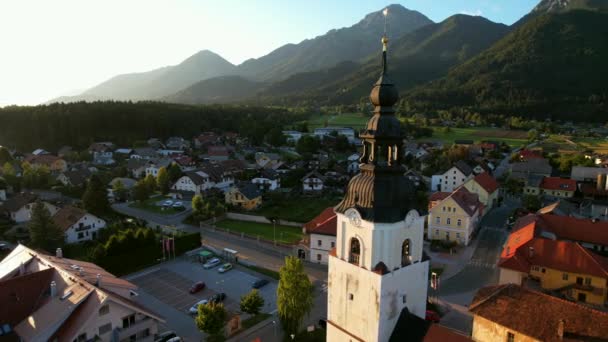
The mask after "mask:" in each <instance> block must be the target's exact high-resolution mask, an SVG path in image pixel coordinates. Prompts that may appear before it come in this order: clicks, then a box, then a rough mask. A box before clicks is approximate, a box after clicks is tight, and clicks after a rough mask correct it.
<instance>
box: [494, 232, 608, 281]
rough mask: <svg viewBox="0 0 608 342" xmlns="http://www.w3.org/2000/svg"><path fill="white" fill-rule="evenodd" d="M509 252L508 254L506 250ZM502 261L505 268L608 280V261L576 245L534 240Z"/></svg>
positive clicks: (566, 242) (573, 243)
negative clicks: (534, 268) (536, 268)
mask: <svg viewBox="0 0 608 342" xmlns="http://www.w3.org/2000/svg"><path fill="white" fill-rule="evenodd" d="M503 253H505V251H503ZM509 253H510V254H511V255H510V256H509V257H507V258H504V259H502V260H501V261H500V263H499V266H500V267H501V268H508V269H514V270H516V271H520V272H525V273H528V272H530V267H531V266H532V265H535V266H541V267H547V268H551V269H554V270H559V271H562V272H572V273H582V274H587V275H593V276H596V277H600V278H608V259H607V258H604V257H601V256H599V255H596V254H594V253H592V252H590V251H589V250H587V249H586V248H584V247H583V246H581V245H579V244H578V243H576V242H570V241H555V240H551V239H544V238H534V239H532V240H530V241H529V242H527V243H525V244H523V245H521V246H520V247H519V248H517V250H516V251H515V252H514V253H513V252H512V251H511V252H509Z"/></svg>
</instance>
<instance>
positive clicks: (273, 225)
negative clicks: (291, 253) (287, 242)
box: [272, 218, 277, 246]
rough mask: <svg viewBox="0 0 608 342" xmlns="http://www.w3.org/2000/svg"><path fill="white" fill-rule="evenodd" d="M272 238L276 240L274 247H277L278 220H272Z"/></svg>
mask: <svg viewBox="0 0 608 342" xmlns="http://www.w3.org/2000/svg"><path fill="white" fill-rule="evenodd" d="M272 238H273V240H274V245H275V246H276V245H277V219H275V218H273V219H272Z"/></svg>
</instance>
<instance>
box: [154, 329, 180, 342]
mask: <svg viewBox="0 0 608 342" xmlns="http://www.w3.org/2000/svg"><path fill="white" fill-rule="evenodd" d="M174 337H177V334H176V333H175V331H173V330H169V331H165V332H163V333H160V334H158V335H156V337H155V338H154V342H167V341H169V340H171V339H172V338H174Z"/></svg>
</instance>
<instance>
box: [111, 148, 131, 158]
mask: <svg viewBox="0 0 608 342" xmlns="http://www.w3.org/2000/svg"><path fill="white" fill-rule="evenodd" d="M134 152H135V151H134V150H133V149H132V148H119V149H117V150H116V151H114V155H115V156H119V157H121V158H122V159H127V158H131V155H132V154H133V153H134Z"/></svg>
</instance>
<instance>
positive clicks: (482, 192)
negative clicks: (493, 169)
mask: <svg viewBox="0 0 608 342" xmlns="http://www.w3.org/2000/svg"><path fill="white" fill-rule="evenodd" d="M464 187H465V188H467V190H469V191H470V192H472V193H474V194H477V196H478V198H479V202H481V203H482V204H483V205H484V206H485V207H486V208H492V207H494V206H495V205H496V204H497V203H498V183H497V182H496V180H495V179H494V178H492V176H490V175H489V174H488V173H487V172H482V173H480V174H478V175H477V176H475V177H474V178H471V179H469V180H468V181H467V182H466V183H464Z"/></svg>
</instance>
